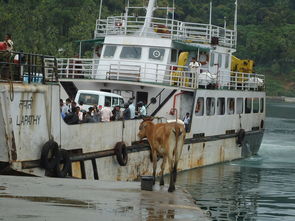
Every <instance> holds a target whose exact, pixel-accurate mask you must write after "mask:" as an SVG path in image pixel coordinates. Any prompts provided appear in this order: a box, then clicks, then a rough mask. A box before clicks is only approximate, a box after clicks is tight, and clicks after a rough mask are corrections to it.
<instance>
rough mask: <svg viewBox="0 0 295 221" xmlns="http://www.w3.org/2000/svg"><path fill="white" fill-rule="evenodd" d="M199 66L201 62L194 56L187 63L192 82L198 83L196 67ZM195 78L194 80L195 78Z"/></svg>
mask: <svg viewBox="0 0 295 221" xmlns="http://www.w3.org/2000/svg"><path fill="white" fill-rule="evenodd" d="M200 66H201V63H199V62H197V61H196V58H194V57H193V58H192V61H191V62H190V63H189V69H190V72H191V73H190V74H189V75H190V76H189V78H190V79H191V81H192V82H196V83H198V73H199V72H198V69H199V67H200ZM195 79H196V80H195Z"/></svg>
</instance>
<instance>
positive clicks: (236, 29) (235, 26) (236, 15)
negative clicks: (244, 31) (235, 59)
mask: <svg viewBox="0 0 295 221" xmlns="http://www.w3.org/2000/svg"><path fill="white" fill-rule="evenodd" d="M235 4H236V8H235V23H234V32H235V46H237V39H238V28H237V24H238V0H236V2H235Z"/></svg>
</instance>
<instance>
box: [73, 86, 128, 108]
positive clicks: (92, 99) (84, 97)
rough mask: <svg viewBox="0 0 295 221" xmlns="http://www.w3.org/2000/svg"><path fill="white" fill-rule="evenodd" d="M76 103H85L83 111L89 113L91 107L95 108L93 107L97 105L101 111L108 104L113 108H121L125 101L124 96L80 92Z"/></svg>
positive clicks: (100, 92) (90, 91)
mask: <svg viewBox="0 0 295 221" xmlns="http://www.w3.org/2000/svg"><path fill="white" fill-rule="evenodd" d="M75 102H76V103H77V105H79V104H80V103H81V102H83V106H82V108H81V109H83V110H86V111H88V108H89V107H93V105H97V107H98V108H99V109H101V108H103V107H104V106H105V104H106V102H109V103H110V105H111V107H115V106H117V105H119V106H121V107H123V106H124V99H123V97H122V96H120V95H118V94H114V93H109V92H104V91H93V90H78V92H77V94H76V97H75ZM79 106H80V105H79Z"/></svg>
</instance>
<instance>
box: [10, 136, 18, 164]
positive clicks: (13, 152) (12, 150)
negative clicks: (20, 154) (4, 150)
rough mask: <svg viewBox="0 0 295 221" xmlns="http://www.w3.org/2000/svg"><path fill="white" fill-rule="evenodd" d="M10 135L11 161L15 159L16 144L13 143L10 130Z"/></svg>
mask: <svg viewBox="0 0 295 221" xmlns="http://www.w3.org/2000/svg"><path fill="white" fill-rule="evenodd" d="M11 134H12V137H11V158H12V160H13V161H16V160H17V154H16V145H15V139H14V133H13V131H12V132H11Z"/></svg>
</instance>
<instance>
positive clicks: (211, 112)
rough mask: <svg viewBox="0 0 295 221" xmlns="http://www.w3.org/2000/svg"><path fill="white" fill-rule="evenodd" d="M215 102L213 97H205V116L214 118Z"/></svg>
mask: <svg viewBox="0 0 295 221" xmlns="http://www.w3.org/2000/svg"><path fill="white" fill-rule="evenodd" d="M215 100H216V99H215V97H206V116H214V115H215V112H216V111H215V109H216V102H215ZM208 101H209V102H210V106H209V105H208V103H209V102H208ZM212 104H213V105H212ZM208 107H209V108H208ZM212 110H213V111H212Z"/></svg>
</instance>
